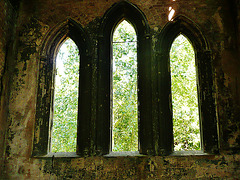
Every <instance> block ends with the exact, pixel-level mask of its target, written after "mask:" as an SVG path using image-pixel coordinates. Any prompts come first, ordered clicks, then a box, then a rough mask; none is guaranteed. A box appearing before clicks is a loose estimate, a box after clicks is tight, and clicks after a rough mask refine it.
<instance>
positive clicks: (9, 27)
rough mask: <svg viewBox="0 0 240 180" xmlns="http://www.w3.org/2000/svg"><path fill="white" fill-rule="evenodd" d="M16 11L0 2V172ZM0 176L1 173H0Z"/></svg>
mask: <svg viewBox="0 0 240 180" xmlns="http://www.w3.org/2000/svg"><path fill="white" fill-rule="evenodd" d="M15 20H16V11H15V10H14V8H13V6H12V5H11V3H10V2H9V1H8V0H3V1H0V147H1V148H0V172H2V168H3V165H4V155H5V145H6V142H5V135H6V131H7V114H8V94H9V93H8V92H9V89H8V87H9V86H8V84H9V76H10V73H9V72H10V71H8V70H9V68H8V67H7V64H8V62H7V59H11V58H12V55H11V53H12V51H13V34H14V28H15V24H16V23H15ZM0 174H1V173H0Z"/></svg>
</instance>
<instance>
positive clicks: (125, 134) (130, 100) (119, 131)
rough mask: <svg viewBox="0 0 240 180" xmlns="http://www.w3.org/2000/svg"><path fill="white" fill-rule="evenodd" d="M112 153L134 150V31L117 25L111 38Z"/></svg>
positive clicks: (127, 24) (136, 144)
mask: <svg viewBox="0 0 240 180" xmlns="http://www.w3.org/2000/svg"><path fill="white" fill-rule="evenodd" d="M112 88H113V125H112V128H113V132H112V133H113V149H112V150H113V151H137V150H138V113H137V103H138V99H137V47H136V33H135V31H134V28H133V27H132V26H131V25H130V24H129V23H128V22H127V21H123V22H121V23H120V24H119V25H118V27H117V28H116V30H115V32H114V35H113V85H112Z"/></svg>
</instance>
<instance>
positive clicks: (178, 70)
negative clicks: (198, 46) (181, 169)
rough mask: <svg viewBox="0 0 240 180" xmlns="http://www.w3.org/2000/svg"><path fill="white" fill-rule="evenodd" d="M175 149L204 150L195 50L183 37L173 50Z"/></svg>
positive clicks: (179, 37)
mask: <svg viewBox="0 0 240 180" xmlns="http://www.w3.org/2000/svg"><path fill="white" fill-rule="evenodd" d="M170 59H171V60H170V65H171V81H172V82H171V83H172V106H173V131H174V149H175V150H176V151H179V150H200V130H199V115H198V99H197V85H196V69H195V56H194V50H193V47H192V45H191V44H190V42H189V41H188V40H187V39H186V38H185V37H184V36H183V35H179V36H178V37H177V38H176V39H175V41H174V42H173V44H172V47H171V51H170Z"/></svg>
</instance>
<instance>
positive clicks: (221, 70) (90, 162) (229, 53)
mask: <svg viewBox="0 0 240 180" xmlns="http://www.w3.org/2000/svg"><path fill="white" fill-rule="evenodd" d="M116 2H119V1H118V0H88V1H87V0H79V1H76V0H54V1H49V0H37V1H29V0H22V1H21V4H20V8H19V12H18V17H17V21H16V22H15V23H11V22H12V20H11V19H13V17H12V16H13V15H14V12H12V11H13V9H12V7H11V5H10V4H9V2H8V1H7V0H4V1H1V2H0V7H1V8H2V7H3V9H4V10H5V9H6V10H7V12H9V14H10V16H8V15H7V14H6V13H7V12H5V11H3V14H2V12H0V13H1V14H0V18H1V19H0V25H1V27H0V33H2V34H3V36H1V37H3V38H1V39H0V43H1V44H0V78H1V77H3V76H4V75H3V74H4V73H3V72H4V69H5V68H4V67H5V66H6V65H5V64H7V65H8V66H7V67H8V68H7V70H6V71H7V72H6V73H8V77H10V78H11V79H10V85H9V90H8V91H6V90H4V87H5V85H8V81H4V82H3V83H2V84H3V85H4V86H2V87H1V91H2V93H4V92H5V94H1V109H0V113H1V114H0V115H1V119H0V128H1V134H3V138H2V137H1V138H0V147H5V149H4V151H3V148H1V149H0V150H1V151H0V155H1V157H4V158H5V163H4V170H3V174H2V177H3V178H8V179H36V178H41V179H51V178H52V179H57V177H58V178H65V179H68V178H76V179H127V178H128V179H166V178H169V179H181V178H183V179H195V178H202V179H205V178H229V179H237V178H239V174H240V154H239V153H240V113H239V112H240V71H239V69H240V59H239V51H238V47H237V45H236V44H238V43H239V41H236V39H237V38H239V33H238V32H239V27H238V26H239V24H237V25H236V22H237V21H235V20H233V19H232V18H233V14H232V8H236V9H234V11H235V12H236V13H237V14H238V19H239V2H238V1H237V0H236V1H231V2H229V1H227V0H225V1H216V0H208V1H202V0H193V1H189V0H144V1H139V0H130V2H131V3H133V4H135V5H136V6H137V7H138V8H139V9H141V10H142V12H143V13H144V14H145V16H146V18H147V21H148V23H149V25H150V28H151V34H150V36H151V38H152V44H153V49H154V48H155V47H156V38H157V37H158V35H159V33H161V29H162V28H163V27H164V26H165V25H166V24H167V23H168V22H169V20H168V14H169V7H172V8H173V9H174V10H175V15H174V16H177V15H183V16H186V17H188V18H190V19H191V20H192V21H193V22H195V23H196V24H197V25H198V26H199V27H200V29H201V30H202V32H203V34H204V36H205V37H206V39H207V40H208V42H209V45H210V48H211V50H212V54H213V71H214V87H215V98H216V112H217V121H218V131H219V148H220V149H219V150H220V154H218V155H206V154H203V155H191V156H190V155H182V156H174V155H173V156H163V157H161V156H155V157H154V156H152V157H150V156H135V157H127V156H124V157H105V156H101V157H85V158H82V157H76V156H74V157H54V156H50V157H42V158H34V157H32V147H33V136H34V123H35V113H36V103H37V102H36V97H37V87H38V69H39V66H40V64H39V62H40V58H41V57H40V54H41V50H42V47H43V44H44V42H45V41H46V39H47V37H48V34H49V32H51V31H52V30H53V29H55V28H57V27H59V26H60V25H61V24H62V23H63V22H64V21H66V19H67V18H72V19H74V20H75V21H76V22H78V23H79V24H81V25H82V26H83V28H84V30H85V31H86V32H87V33H88V34H89V37H90V40H89V41H90V42H92V46H93V49H94V50H93V52H91V53H93V54H94V53H96V52H97V50H98V49H97V48H98V46H97V39H98V30H99V28H100V24H101V21H102V18H103V16H104V14H105V13H106V11H107V10H108V9H109V8H111V6H112V5H113V4H114V3H116ZM233 2H236V4H237V6H235V5H234V6H232V4H231V3H233ZM4 13H5V14H4ZM11 15H12V16H11ZM4 24H6V25H4ZM14 25H16V32H15V31H12V29H13V27H12V28H10V29H9V27H11V26H14ZM8 36H9V37H8ZM7 37H8V38H10V37H15V38H14V42H12V43H13V45H12V47H13V48H14V51H13V52H12V53H11V55H9V57H8V58H7V63H5V57H6V47H7V40H6V38H7ZM7 48H8V49H9V50H10V51H11V47H7ZM97 63H98V62H97V59H96V58H94V59H92V67H97ZM10 75H11V76H10ZM93 78H94V77H93ZM95 78H96V77H95ZM6 79H8V78H6ZM93 82H96V81H94V80H93ZM94 86H95V84H93V87H94ZM7 92H8V93H9V98H7V99H9V101H8V102H6V97H8V96H7V95H6V94H7ZM7 104H8V106H7ZM6 107H8V109H7V108H6ZM94 108H96V107H94ZM7 112H8V116H7V123H8V124H6V118H4V117H6V114H7ZM6 126H7V127H8V130H7V139H6V142H4V134H5V129H6ZM2 132H3V133H2ZM3 152H5V155H4V156H3V155H2V154H4V153H3ZM1 161H2V160H1ZM0 164H3V163H1V162H0ZM0 170H1V169H0Z"/></svg>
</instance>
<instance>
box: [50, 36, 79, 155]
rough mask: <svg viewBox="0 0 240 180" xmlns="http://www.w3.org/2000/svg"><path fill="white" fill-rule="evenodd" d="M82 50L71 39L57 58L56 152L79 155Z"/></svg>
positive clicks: (54, 147) (54, 127)
mask: <svg viewBox="0 0 240 180" xmlns="http://www.w3.org/2000/svg"><path fill="white" fill-rule="evenodd" d="M79 59H80V57H79V51H78V48H77V46H76V44H75V43H74V42H73V41H72V40H71V39H67V40H66V41H65V42H64V43H63V44H62V46H61V48H60V50H59V52H58V54H57V58H56V74H55V89H54V115H53V128H52V129H53V130H52V152H76V138H77V112H78V84H79Z"/></svg>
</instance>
